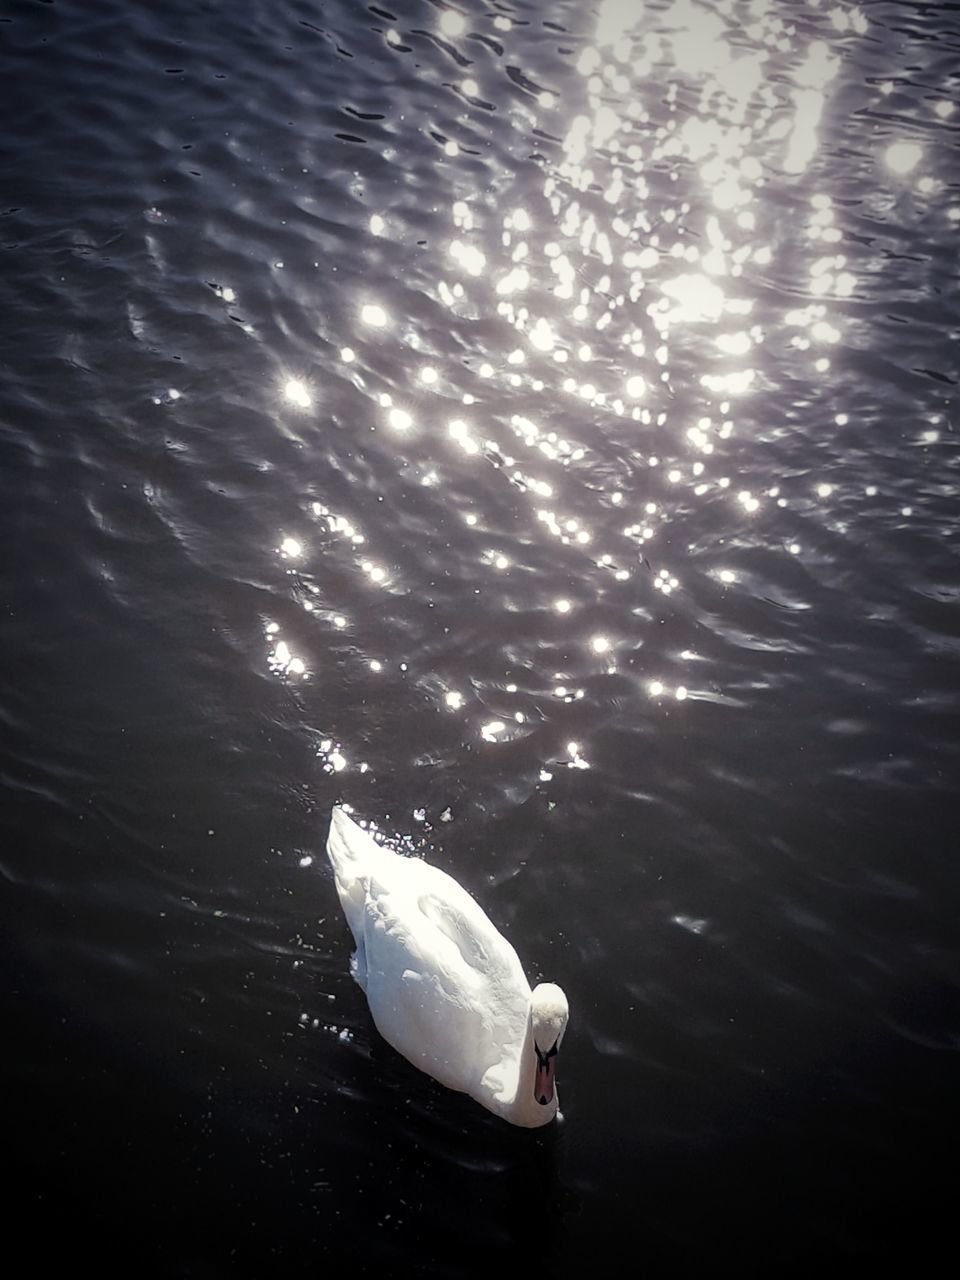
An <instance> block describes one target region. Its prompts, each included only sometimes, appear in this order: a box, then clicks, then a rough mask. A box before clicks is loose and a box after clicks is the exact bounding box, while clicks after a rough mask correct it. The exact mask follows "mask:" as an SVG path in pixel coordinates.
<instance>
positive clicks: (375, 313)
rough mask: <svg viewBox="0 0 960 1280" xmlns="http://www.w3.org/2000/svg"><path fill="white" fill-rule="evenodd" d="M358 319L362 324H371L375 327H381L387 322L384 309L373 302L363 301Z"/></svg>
mask: <svg viewBox="0 0 960 1280" xmlns="http://www.w3.org/2000/svg"><path fill="white" fill-rule="evenodd" d="M360 319H361V320H362V321H363V323H364V324H369V325H372V326H373V327H374V328H375V329H382V328H383V327H384V325H386V324H387V322H388V320H387V313H386V311H384V309H383V307H381V306H378V305H377V303H375V302H367V303H364V305H363V307H362V308H361V309H360Z"/></svg>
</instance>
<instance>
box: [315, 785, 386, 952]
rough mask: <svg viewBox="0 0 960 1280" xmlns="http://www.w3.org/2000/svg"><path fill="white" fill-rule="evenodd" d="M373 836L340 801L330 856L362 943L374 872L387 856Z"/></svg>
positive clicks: (332, 816) (351, 923)
mask: <svg viewBox="0 0 960 1280" xmlns="http://www.w3.org/2000/svg"><path fill="white" fill-rule="evenodd" d="M388 856H391V855H389V854H388V852H387V851H386V850H384V849H381V848H380V846H379V845H378V844H377V842H376V841H375V840H374V838H373V836H371V835H370V833H369V832H367V831H364V830H363V828H362V827H358V826H357V824H356V823H355V822H354V821H353V819H352V818H349V817H348V816H347V814H346V813H344V811H343V809H341V808H340V806H339V805H337V806H336V807H335V808H334V810H333V812H332V813H331V814H330V834H329V835H328V836H327V857H328V858H329V859H330V865H331V867H333V874H334V878H335V879H336V883H337V893H338V895H339V897H340V905H341V906H342V907H343V914H344V915H345V916H346V917H347V924H348V925H349V926H350V932H351V933H352V934H353V936H354V939H355V941H356V943H357V946H358V947H359V946H360V945H361V943H362V940H363V907H364V903H365V902H366V899H367V894H368V892H369V888H370V876H371V875H372V874H373V873H374V872H375V871H376V869H377V867H378V866H379V865H380V864H381V862H382V861H383V859H384V858H385V857H388Z"/></svg>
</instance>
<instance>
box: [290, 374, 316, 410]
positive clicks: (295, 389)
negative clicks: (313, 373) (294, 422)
mask: <svg viewBox="0 0 960 1280" xmlns="http://www.w3.org/2000/svg"><path fill="white" fill-rule="evenodd" d="M283 390H284V393H285V395H286V397H287V399H288V400H289V401H290V403H291V404H295V405H296V406H297V408H298V409H309V408H310V406H311V405H312V404H313V400H312V398H311V396H310V392H309V391H308V390H307V388H306V385H305V383H303V382H300V381H299V379H297V378H291V379H290V380H289V381H288V382H287V384H286V386H285V387H284V389H283Z"/></svg>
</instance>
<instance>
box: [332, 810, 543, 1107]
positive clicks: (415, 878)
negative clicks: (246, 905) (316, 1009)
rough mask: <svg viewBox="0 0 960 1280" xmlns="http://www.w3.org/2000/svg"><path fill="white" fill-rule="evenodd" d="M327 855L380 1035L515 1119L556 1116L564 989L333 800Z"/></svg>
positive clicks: (464, 897)
mask: <svg viewBox="0 0 960 1280" xmlns="http://www.w3.org/2000/svg"><path fill="white" fill-rule="evenodd" d="M327 856H328V857H329V859H330V863H331V865H332V867H333V871H334V875H335V877H336V883H337V893H338V894H339V895H340V903H341V905H342V907H343V911H344V915H345V916H346V917H347V923H348V924H349V925H350V930H351V932H352V933H353V936H354V940H355V941H356V944H357V950H356V954H355V955H354V957H353V960H352V961H351V970H352V972H353V976H354V977H355V978H356V980H357V982H358V983H359V984H360V986H361V987H362V988H363V989H364V991H365V992H366V993H367V1001H368V1003H369V1005H370V1012H371V1013H372V1015H373V1020H374V1022H375V1023H376V1025H377V1029H378V1031H379V1032H380V1034H381V1035H382V1036H383V1038H384V1039H385V1040H387V1041H389V1043H390V1044H392V1045H393V1047H394V1048H395V1049H397V1050H398V1051H399V1052H400V1053H402V1054H403V1056H404V1057H405V1058H408V1059H409V1060H410V1062H412V1063H413V1064H414V1066H417V1067H419V1068H420V1069H421V1071H426V1072H427V1074H428V1075H431V1076H433V1077H434V1079H435V1080H439V1081H440V1083H441V1084H445V1085H447V1086H448V1087H449V1088H451V1089H457V1090H459V1091H460V1092H462V1093H468V1094H470V1096H471V1097H472V1098H475V1099H476V1100H477V1102H479V1103H480V1104H481V1105H482V1106H484V1107H486V1108H487V1110H488V1111H492V1112H493V1113H494V1114H495V1115H498V1116H502V1117H503V1118H504V1119H505V1120H509V1121H510V1122H511V1124H518V1125H524V1126H526V1127H528V1128H535V1127H537V1126H539V1125H543V1124H548V1123H549V1122H550V1121H551V1120H552V1119H553V1117H554V1116H555V1115H556V1114H557V1093H556V1089H555V1087H554V1075H555V1071H556V1061H557V1051H558V1050H559V1048H560V1042H561V1041H562V1040H563V1033H564V1031H565V1030H566V1026H567V1014H568V1009H567V998H566V996H565V995H564V994H563V992H562V991H561V990H560V988H559V987H557V986H554V984H553V983H552V982H544V983H541V984H540V985H539V986H538V987H535V988H534V989H533V991H532V992H531V990H530V985H529V983H528V982H527V979H526V978H525V977H524V973H523V969H522V968H521V966H520V961H519V959H518V958H517V953H516V951H514V949H513V947H512V946H511V945H510V943H509V942H508V941H507V940H506V938H504V937H503V936H502V935H501V934H500V933H498V932H497V930H496V929H495V928H494V926H493V924H492V923H491V922H490V920H489V919H488V918H487V916H486V914H485V913H484V912H483V911H482V910H481V908H480V907H479V906H478V905H477V903H476V902H475V901H474V900H473V898H471V896H470V894H469V893H467V891H466V889H464V888H462V886H461V885H459V884H457V882H456V880H454V879H453V878H452V877H451V876H448V875H447V874H446V872H445V871H441V870H440V869H439V867H433V866H430V865H429V863H426V862H422V861H421V860H420V859H419V858H405V857H402V856H401V855H400V854H397V853H393V852H392V851H391V850H389V849H385V848H383V847H382V846H381V845H378V844H377V843H376V841H375V840H374V839H373V838H372V836H370V835H369V834H368V832H366V831H364V830H363V829H362V828H361V827H358V826H357V824H356V823H355V822H353V821H352V820H351V819H350V818H349V817H348V816H347V815H346V813H344V811H343V809H341V808H339V807H337V808H335V809H334V810H333V813H332V815H331V818H330V835H329V837H328V839H327Z"/></svg>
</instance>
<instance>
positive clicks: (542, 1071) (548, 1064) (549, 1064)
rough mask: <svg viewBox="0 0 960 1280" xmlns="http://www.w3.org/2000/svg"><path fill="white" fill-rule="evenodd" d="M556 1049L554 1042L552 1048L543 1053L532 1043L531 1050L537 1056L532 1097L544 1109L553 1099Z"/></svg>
mask: <svg viewBox="0 0 960 1280" xmlns="http://www.w3.org/2000/svg"><path fill="white" fill-rule="evenodd" d="M557 1047H558V1046H557V1044H556V1042H554V1045H553V1048H552V1049H548V1050H547V1052H546V1053H543V1052H542V1051H541V1049H540V1048H539V1046H538V1045H537V1044H536V1042H534V1046H533V1048H534V1052H535V1053H536V1055H537V1074H536V1076H535V1078H534V1082H533V1096H534V1097H535V1098H536V1100H537V1101H538V1102H539V1103H540V1105H541V1107H545V1106H546V1105H547V1103H548V1102H550V1101H551V1100H552V1098H553V1084H554V1078H555V1077H556V1074H557Z"/></svg>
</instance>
